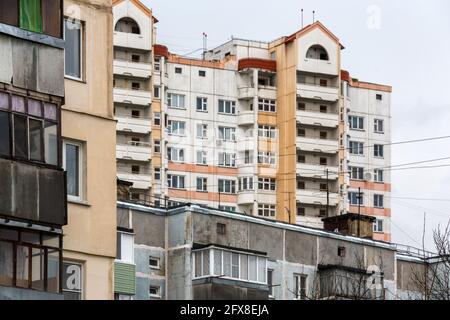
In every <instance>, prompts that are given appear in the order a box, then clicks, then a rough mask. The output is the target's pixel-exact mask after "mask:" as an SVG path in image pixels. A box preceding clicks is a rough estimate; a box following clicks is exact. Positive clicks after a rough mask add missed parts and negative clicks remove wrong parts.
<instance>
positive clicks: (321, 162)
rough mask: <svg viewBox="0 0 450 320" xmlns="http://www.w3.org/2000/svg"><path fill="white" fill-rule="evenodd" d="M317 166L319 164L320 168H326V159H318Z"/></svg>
mask: <svg viewBox="0 0 450 320" xmlns="http://www.w3.org/2000/svg"><path fill="white" fill-rule="evenodd" d="M319 164H320V165H321V166H326V165H328V159H327V158H320V159H319Z"/></svg>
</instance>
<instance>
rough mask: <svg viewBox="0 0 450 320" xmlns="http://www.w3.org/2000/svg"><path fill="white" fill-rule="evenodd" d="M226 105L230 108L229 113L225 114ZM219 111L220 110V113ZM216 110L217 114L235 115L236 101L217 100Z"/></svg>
mask: <svg viewBox="0 0 450 320" xmlns="http://www.w3.org/2000/svg"><path fill="white" fill-rule="evenodd" d="M221 104H222V106H221ZM227 104H229V106H228V107H229V108H230V112H226V110H227ZM220 109H222V111H221V110H220ZM217 110H218V113H219V114H225V115H236V101H234V100H225V99H219V102H218V107H217Z"/></svg>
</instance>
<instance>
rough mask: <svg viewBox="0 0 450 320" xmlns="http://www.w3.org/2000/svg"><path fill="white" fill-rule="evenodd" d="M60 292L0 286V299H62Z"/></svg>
mask: <svg viewBox="0 0 450 320" xmlns="http://www.w3.org/2000/svg"><path fill="white" fill-rule="evenodd" d="M63 299H64V296H63V295H62V294H55V293H49V292H42V291H36V290H28V289H20V288H11V287H3V286H0V300H63Z"/></svg>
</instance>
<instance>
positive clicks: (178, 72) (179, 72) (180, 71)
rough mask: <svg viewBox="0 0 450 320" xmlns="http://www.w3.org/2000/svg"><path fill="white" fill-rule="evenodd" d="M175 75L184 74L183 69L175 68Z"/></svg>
mask: <svg viewBox="0 0 450 320" xmlns="http://www.w3.org/2000/svg"><path fill="white" fill-rule="evenodd" d="M175 73H176V74H182V73H183V69H182V68H180V67H175Z"/></svg>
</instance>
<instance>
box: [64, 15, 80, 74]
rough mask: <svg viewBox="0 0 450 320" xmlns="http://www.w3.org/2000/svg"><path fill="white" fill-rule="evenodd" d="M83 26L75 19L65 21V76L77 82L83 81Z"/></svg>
mask: <svg viewBox="0 0 450 320" xmlns="http://www.w3.org/2000/svg"><path fill="white" fill-rule="evenodd" d="M82 36H83V32H82V24H81V22H79V21H76V20H74V19H65V20H64V40H65V50H64V54H65V57H64V66H65V75H66V76H68V77H70V78H74V79H77V80H81V79H82V73H81V71H82V43H83V39H82Z"/></svg>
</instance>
